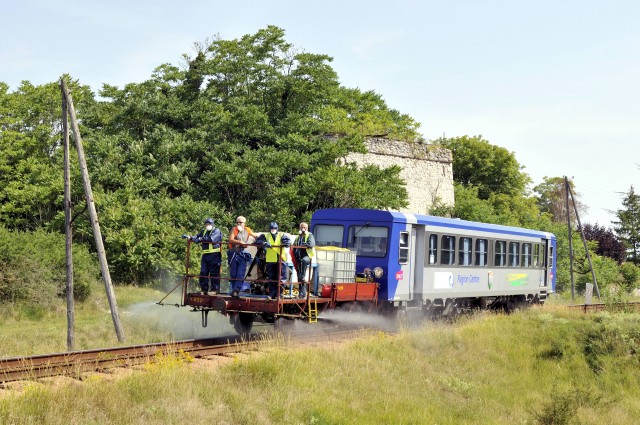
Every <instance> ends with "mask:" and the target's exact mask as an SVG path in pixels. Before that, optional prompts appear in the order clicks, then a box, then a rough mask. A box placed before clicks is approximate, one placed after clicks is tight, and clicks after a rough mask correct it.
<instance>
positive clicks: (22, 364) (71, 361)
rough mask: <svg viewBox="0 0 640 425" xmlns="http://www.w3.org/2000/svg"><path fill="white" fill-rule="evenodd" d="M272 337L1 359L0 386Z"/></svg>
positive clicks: (327, 335) (229, 348) (231, 350)
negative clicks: (12, 382)
mask: <svg viewBox="0 0 640 425" xmlns="http://www.w3.org/2000/svg"><path fill="white" fill-rule="evenodd" d="M361 332H362V331H355V330H353V329H350V330H339V329H333V330H326V329H325V330H323V332H314V333H309V332H306V333H301V332H289V333H286V334H282V335H284V336H285V337H286V338H287V339H289V340H291V341H293V342H295V343H296V344H313V343H319V342H327V341H340V340H345V339H349V338H353V337H354V336H356V335H357V334H358V333H361ZM268 335H272V336H273V335H274V334H257V335H251V336H250V338H249V339H248V340H247V339H243V338H241V337H238V336H229V337H220V338H206V339H193V340H185V341H174V342H163V343H154V344H144V345H131V346H126V347H111V348H100V349H94V350H82V351H69V352H64V353H54V354H42V355H36V356H29V357H10V358H4V359H0V384H2V383H7V382H11V381H22V380H31V379H37V378H44V377H51V376H68V377H72V378H76V379H80V378H81V377H82V374H83V373H87V372H104V371H106V370H107V369H111V368H118V367H125V368H126V367H133V366H136V365H141V364H145V363H148V362H153V361H154V357H156V356H158V355H160V354H162V355H172V354H176V353H180V352H183V353H188V354H189V355H190V356H192V357H195V358H203V357H208V356H227V355H232V354H236V353H241V352H247V351H257V350H259V349H260V346H261V345H263V346H264V342H265V341H266V340H267V339H268V338H269V336H268Z"/></svg>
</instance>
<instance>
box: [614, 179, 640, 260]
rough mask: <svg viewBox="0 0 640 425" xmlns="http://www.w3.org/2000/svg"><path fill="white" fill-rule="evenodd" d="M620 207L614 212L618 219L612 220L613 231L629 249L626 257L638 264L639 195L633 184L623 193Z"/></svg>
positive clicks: (639, 257)
mask: <svg viewBox="0 0 640 425" xmlns="http://www.w3.org/2000/svg"><path fill="white" fill-rule="evenodd" d="M622 206H623V208H622V209H619V210H618V211H617V212H616V217H617V218H618V221H614V222H613V225H614V231H615V232H616V234H617V235H618V237H619V238H620V240H622V242H624V244H625V245H626V246H627V248H628V249H629V256H628V258H629V259H630V260H631V261H632V262H633V263H634V264H640V195H638V194H637V193H636V192H635V190H634V189H633V186H631V187H630V188H629V191H628V192H627V193H626V194H625V195H624V199H623V200H622Z"/></svg>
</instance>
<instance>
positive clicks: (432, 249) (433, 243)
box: [427, 235, 438, 264]
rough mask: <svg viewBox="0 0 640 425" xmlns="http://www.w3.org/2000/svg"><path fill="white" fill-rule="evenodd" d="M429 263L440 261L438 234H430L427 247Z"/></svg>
mask: <svg viewBox="0 0 640 425" xmlns="http://www.w3.org/2000/svg"><path fill="white" fill-rule="evenodd" d="M427 255H428V256H429V258H427V264H437V263H438V235H429V247H428V248H427Z"/></svg>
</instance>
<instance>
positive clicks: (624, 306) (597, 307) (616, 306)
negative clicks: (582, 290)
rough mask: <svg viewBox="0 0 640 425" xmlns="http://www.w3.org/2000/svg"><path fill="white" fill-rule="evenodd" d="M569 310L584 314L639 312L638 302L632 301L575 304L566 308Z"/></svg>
mask: <svg viewBox="0 0 640 425" xmlns="http://www.w3.org/2000/svg"><path fill="white" fill-rule="evenodd" d="M567 308H569V309H570V310H582V311H584V312H585V313H588V312H594V311H604V310H607V311H639V310H640V302H638V301H633V302H628V303H608V304H605V303H596V304H575V305H569V306H567Z"/></svg>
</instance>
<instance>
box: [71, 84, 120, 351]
mask: <svg viewBox="0 0 640 425" xmlns="http://www.w3.org/2000/svg"><path fill="white" fill-rule="evenodd" d="M60 88H61V89H62V94H63V96H64V98H65V100H66V102H67V108H68V110H69V117H70V118H71V128H72V129H73V138H74V139H75V142H76V150H77V151H78V162H79V164H80V172H81V174H82V186H83V188H84V196H85V198H86V200H87V207H88V209H89V218H90V220H91V227H92V228H93V238H94V239H95V243H96V250H97V251H98V260H99V261H100V271H101V272H102V280H103V281H104V286H105V289H106V292H107V299H108V300H109V307H110V308H111V318H112V319H113V325H114V327H115V329H116V335H117V337H118V341H120V342H123V341H124V339H125V338H124V330H123V329H122V325H121V324H120V315H119V313H118V304H117V302H116V296H115V293H114V292H113V286H112V285H111V274H110V273H109V265H108V264H107V256H106V253H105V250H104V243H103V242H102V233H101V232H100V224H99V223H98V213H97V212H96V206H95V203H94V201H93V191H92V190H91V181H90V180H89V171H88V170H87V162H86V160H85V156H84V149H83V147H82V139H81V137H80V128H79V127H78V120H77V118H76V111H75V109H74V107H73V100H72V99H71V93H69V89H68V88H67V84H66V83H65V82H64V79H63V78H61V79H60Z"/></svg>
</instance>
